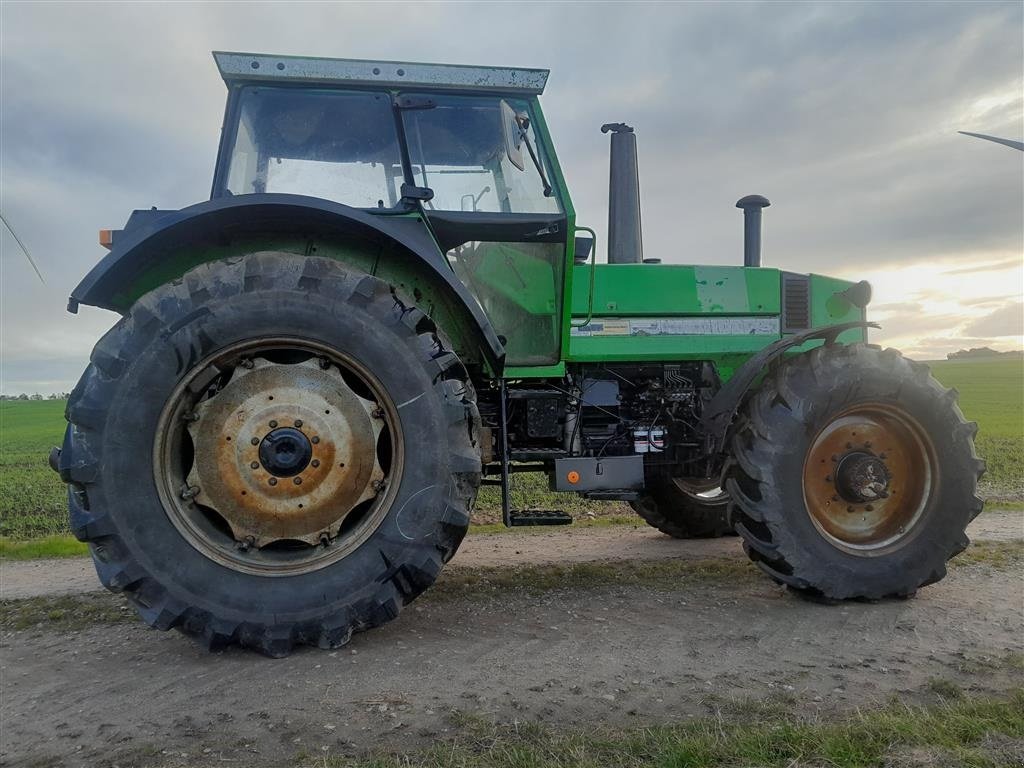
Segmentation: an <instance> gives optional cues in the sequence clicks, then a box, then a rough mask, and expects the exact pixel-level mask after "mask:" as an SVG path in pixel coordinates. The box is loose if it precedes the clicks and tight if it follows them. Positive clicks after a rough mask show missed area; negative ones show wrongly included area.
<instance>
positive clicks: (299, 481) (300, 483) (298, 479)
mask: <svg viewBox="0 0 1024 768" xmlns="http://www.w3.org/2000/svg"><path fill="white" fill-rule="evenodd" d="M292 482H293V483H295V484H296V485H302V478H301V477H296V478H295V479H294V480H292Z"/></svg>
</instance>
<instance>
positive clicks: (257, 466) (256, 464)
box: [249, 461, 260, 469]
mask: <svg viewBox="0 0 1024 768" xmlns="http://www.w3.org/2000/svg"><path fill="white" fill-rule="evenodd" d="M249 466H250V467H252V468H253V469H259V468H260V463H259V462H258V461H254V462H252V463H251V464H250V465H249Z"/></svg>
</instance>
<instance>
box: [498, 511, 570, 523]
mask: <svg viewBox="0 0 1024 768" xmlns="http://www.w3.org/2000/svg"><path fill="white" fill-rule="evenodd" d="M571 522H572V515H570V514H569V513H567V512H562V511H560V510H557V509H513V510H510V511H509V517H508V524H509V525H510V526H520V525H569V524H570V523H571Z"/></svg>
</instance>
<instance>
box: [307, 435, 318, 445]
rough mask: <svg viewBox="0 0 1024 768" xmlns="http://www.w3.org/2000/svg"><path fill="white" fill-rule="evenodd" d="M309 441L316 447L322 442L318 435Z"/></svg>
mask: <svg viewBox="0 0 1024 768" xmlns="http://www.w3.org/2000/svg"><path fill="white" fill-rule="evenodd" d="M309 441H310V442H311V443H313V445H316V444H317V443H319V442H320V438H319V437H317V436H316V435H313V437H311V438H310V440H309Z"/></svg>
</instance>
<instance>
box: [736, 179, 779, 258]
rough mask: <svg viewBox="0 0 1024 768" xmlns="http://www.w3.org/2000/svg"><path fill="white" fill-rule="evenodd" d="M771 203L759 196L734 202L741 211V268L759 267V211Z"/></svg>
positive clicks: (742, 198)
mask: <svg viewBox="0 0 1024 768" xmlns="http://www.w3.org/2000/svg"><path fill="white" fill-rule="evenodd" d="M769 205H771V203H769V202H768V198H767V197H761V195H747V196H746V197H741V198H740V199H739V200H737V201H736V207H737V208H742V209H743V266H744V267H760V266H761V209H762V208H767V207H768V206H769Z"/></svg>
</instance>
